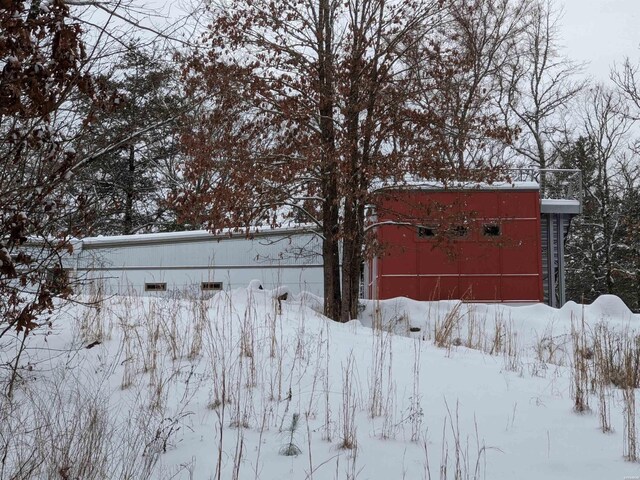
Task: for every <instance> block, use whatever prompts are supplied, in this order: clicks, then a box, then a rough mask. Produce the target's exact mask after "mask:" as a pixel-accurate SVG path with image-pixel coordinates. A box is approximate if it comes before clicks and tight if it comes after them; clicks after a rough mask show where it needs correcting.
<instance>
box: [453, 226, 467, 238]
mask: <svg viewBox="0 0 640 480" xmlns="http://www.w3.org/2000/svg"><path fill="white" fill-rule="evenodd" d="M451 233H452V234H453V236H454V237H466V236H467V233H469V229H468V228H467V227H466V226H464V225H456V226H455V227H453V228H452V229H451Z"/></svg>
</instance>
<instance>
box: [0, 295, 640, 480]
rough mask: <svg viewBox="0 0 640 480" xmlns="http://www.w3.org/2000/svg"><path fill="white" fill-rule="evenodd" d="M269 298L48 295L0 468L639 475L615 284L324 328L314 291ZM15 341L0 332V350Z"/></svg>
mask: <svg viewBox="0 0 640 480" xmlns="http://www.w3.org/2000/svg"><path fill="white" fill-rule="evenodd" d="M279 293H280V292H271V291H265V290H256V289H252V288H249V289H240V290H236V291H233V292H231V293H225V292H222V293H219V294H217V295H216V296H214V297H213V298H211V299H208V300H203V299H199V298H193V299H187V298H175V299H168V298H134V297H121V298H112V299H106V300H104V303H103V304H102V305H101V306H100V308H92V307H85V306H81V305H72V306H66V307H64V308H63V310H62V311H61V312H60V313H59V314H57V315H56V317H55V319H54V321H53V323H52V327H51V329H50V331H49V332H47V334H46V335H45V334H42V333H39V334H38V335H37V336H34V337H33V338H31V339H30V341H29V343H28V345H27V349H26V350H25V352H24V353H23V354H22V361H21V363H20V365H21V368H20V370H19V371H18V374H19V375H18V380H17V381H16V385H15V387H14V394H13V400H12V401H8V400H7V399H6V398H5V397H3V398H2V403H1V404H0V415H1V418H0V453H2V463H1V464H0V469H1V470H0V478H2V479H13V478H15V479H20V478H43V479H56V478H59V479H75V478H82V479H94V478H95V479H103V478H110V479H120V478H131V479H143V478H153V479H165V478H181V479H182V478H193V479H210V478H212V479H225V480H226V479H234V478H238V479H263V480H271V479H273V480H275V479H283V478H287V479H288V478H290V479H295V480H298V479H307V478H308V479H316V480H321V479H361V480H365V479H373V480H376V479H380V480H382V479H384V480H386V479H403V478H406V479H449V478H450V479H454V478H460V479H475V478H479V479H484V478H486V479H495V480H502V479H505V480H506V479H514V478H517V479H536V480H537V479H540V478H544V479H568V478H581V479H594V480H595V479H598V480H600V479H604V478H606V479H623V478H624V477H625V476H634V475H638V474H639V473H640V464H638V463H635V462H629V461H627V460H626V459H625V456H629V455H633V454H634V452H635V451H636V450H637V446H636V445H634V444H633V436H632V435H630V434H631V433H633V432H634V431H635V425H633V424H631V423H629V422H628V421H626V420H625V418H632V419H633V418H635V412H633V411H632V410H630V409H629V408H628V407H626V406H628V405H629V396H630V395H632V398H631V400H632V401H633V402H635V395H633V393H634V392H635V389H634V388H633V387H628V388H617V387H615V386H614V385H612V384H611V382H613V383H617V384H618V385H619V386H622V387H624V386H625V385H626V384H625V382H624V379H623V380H620V378H618V377H615V376H614V375H613V374H612V375H610V376H607V377H606V379H604V378H605V376H603V375H604V374H603V373H602V371H604V369H601V368H600V366H599V365H600V364H601V363H602V361H603V359H606V360H607V362H606V363H607V365H608V367H609V373H610V372H611V371H613V370H616V371H617V372H618V373H620V371H621V370H624V368H623V367H624V366H625V365H627V366H628V362H629V361H632V360H633V361H635V360H637V358H635V357H633V355H635V354H637V351H638V349H637V344H636V343H635V339H634V337H633V334H632V332H631V330H632V329H635V328H637V325H638V323H639V322H640V316H637V315H633V314H631V313H630V312H629V311H628V310H627V309H626V307H624V305H623V304H622V303H621V302H620V301H619V300H617V299H616V298H615V297H601V298H600V299H598V300H597V301H596V302H595V303H594V304H593V305H590V306H586V307H582V306H578V305H575V304H568V305H566V306H565V307H564V308H563V309H561V310H555V309H551V308H549V307H546V306H542V305H535V306H527V307H506V306H495V305H472V304H461V303H459V302H432V303H429V302H414V301H409V300H406V299H397V300H388V301H383V302H380V303H373V302H372V303H367V304H366V305H365V308H364V310H363V312H362V320H361V321H353V322H351V323H349V324H338V323H335V322H332V321H329V320H327V319H326V318H324V317H323V316H322V315H320V314H319V313H317V310H318V309H319V308H318V307H319V302H318V300H317V298H315V297H313V296H310V295H302V296H297V297H296V296H293V299H291V296H290V300H289V301H284V302H281V304H280V303H279V302H278V301H277V300H275V299H274V298H275V297H276V296H277V295H278V294H279ZM84 300H87V301H89V300H94V299H89V298H85V299H84ZM604 325H606V328H605V327H604ZM96 342H99V343H97V344H95V345H94V346H92V348H86V347H87V346H89V345H92V344H94V343H96ZM18 346H19V345H18V344H17V342H15V339H14V340H5V341H4V344H3V345H2V346H1V349H0V351H1V352H2V355H3V357H4V358H2V363H3V364H6V362H7V361H9V360H10V359H11V358H13V355H15V353H16V351H17V348H18ZM621 346H622V347H624V346H626V347H628V348H629V349H630V350H629V352H630V355H629V356H625V355H624V352H623V351H622V350H621V349H620V348H621ZM469 347H471V348H469ZM604 347H606V348H604ZM619 347H620V348H619ZM634 347H635V349H634ZM603 348H604V350H603ZM631 354H633V355H631ZM634 358H635V360H634ZM625 361H626V362H627V363H626V364H625ZM621 365H622V366H621ZM636 367H637V364H636V363H633V364H632V365H631V367H629V368H631V370H633V369H635V368H636ZM624 371H625V372H628V371H629V369H627V370H624ZM3 375H4V378H3V379H7V378H9V376H10V371H9V370H8V369H6V370H5V371H4V372H3ZM612 379H613V380H612ZM635 380H637V378H635V377H634V382H635ZM583 387H584V388H583ZM576 391H578V393H576ZM580 392H582V395H580ZM577 397H579V398H578V400H580V401H579V402H578V401H577V400H576V398H577ZM625 399H627V401H625ZM578 404H580V406H581V409H582V410H583V412H581V413H577V412H576V411H575V409H576V405H578ZM625 412H627V413H629V415H626V416H625V415H624V413H625ZM603 422H604V423H603ZM607 426H609V427H610V429H611V431H610V432H608V433H602V430H603V429H605V430H606V429H607V428H606V427H607ZM286 454H290V455H286Z"/></svg>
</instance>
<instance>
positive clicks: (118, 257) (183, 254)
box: [77, 233, 323, 294]
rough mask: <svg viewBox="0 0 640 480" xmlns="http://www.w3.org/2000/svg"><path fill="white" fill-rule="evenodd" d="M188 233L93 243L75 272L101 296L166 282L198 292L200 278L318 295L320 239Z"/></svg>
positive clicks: (228, 285)
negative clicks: (193, 235)
mask: <svg viewBox="0 0 640 480" xmlns="http://www.w3.org/2000/svg"><path fill="white" fill-rule="evenodd" d="M138 237H143V236H138ZM157 237H159V235H154V239H156V240H157ZM160 237H161V236H160ZM187 237H188V236H186V237H185V238H170V239H168V240H169V241H166V240H167V238H165V239H162V238H160V239H161V240H162V241H153V242H145V241H144V239H139V238H137V239H136V241H135V242H131V243H127V242H124V243H123V242H121V243H119V244H118V245H120V246H117V247H116V246H114V243H113V242H109V241H108V239H107V240H105V241H104V242H102V244H100V243H98V244H92V245H91V247H90V248H88V249H84V250H81V251H80V252H79V255H78V257H77V260H78V262H77V269H78V276H79V277H81V278H82V277H84V278H86V279H89V280H91V281H90V282H89V283H92V284H93V288H102V289H103V291H104V292H105V293H106V294H117V293H121V294H122V293H127V292H136V293H139V294H141V293H144V288H145V283H151V282H153V283H166V284H167V285H166V289H167V291H170V290H185V289H187V290H188V289H195V290H199V289H200V287H201V283H202V282H222V283H223V285H224V289H225V290H228V289H231V288H238V287H245V286H247V285H248V283H249V282H250V281H251V280H253V279H257V280H260V281H261V282H262V283H263V285H264V287H265V288H275V287H277V286H281V285H287V286H289V287H290V288H291V289H292V290H294V291H300V290H307V291H311V292H313V293H316V294H322V290H323V286H322V278H323V276H322V255H321V251H322V250H321V242H320V239H319V238H318V237H317V236H316V235H314V234H312V233H297V234H295V235H291V234H286V235H268V236H260V237H257V238H254V239H246V238H215V237H211V238H207V237H203V238H201V239H199V240H197V241H194V240H193V239H191V238H187ZM103 245H104V246H103ZM89 288H91V287H89ZM158 294H161V293H158Z"/></svg>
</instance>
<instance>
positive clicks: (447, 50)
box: [171, 0, 511, 321]
mask: <svg viewBox="0 0 640 480" xmlns="http://www.w3.org/2000/svg"><path fill="white" fill-rule="evenodd" d="M475 3H477V0H456V1H455V2H453V1H442V0H428V1H414V0H398V1H393V2H390V1H384V0H348V1H337V0H283V1H278V2H272V1H266V0H241V1H237V2H233V4H228V5H226V4H225V5H222V4H221V5H218V6H213V7H211V9H210V12H209V13H210V14H211V16H212V21H211V26H210V29H209V30H208V32H207V34H206V36H205V38H204V39H203V46H202V48H201V49H200V51H198V52H195V53H194V54H193V55H191V56H190V57H189V58H188V59H187V60H186V61H185V71H184V78H185V83H186V86H187V89H188V91H189V92H190V94H191V95H192V96H193V97H194V98H199V99H200V100H201V108H200V110H199V111H198V113H197V114H196V115H194V116H193V117H191V118H190V120H189V122H186V123H187V124H188V125H189V129H188V130H187V131H185V133H184V135H183V143H184V146H185V150H186V152H187V153H188V157H189V160H188V161H187V162H186V164H185V166H184V169H183V172H182V174H183V177H184V181H185V185H184V187H183V188H181V189H178V190H176V191H175V192H174V194H173V195H172V197H171V201H172V203H173V204H174V205H175V207H176V208H177V209H178V210H179V211H181V213H182V220H183V221H190V222H192V223H194V224H198V225H205V226H206V227H207V228H209V229H211V230H212V231H216V232H221V231H230V232H237V233H244V234H250V233H251V231H253V229H256V228H270V227H277V226H281V225H284V224H289V223H291V222H302V223H305V224H307V225H308V226H309V228H310V229H311V230H313V231H314V232H316V233H317V234H318V235H320V237H321V239H322V245H323V246H322V254H323V258H324V288H325V292H324V300H325V302H324V309H325V314H326V315H327V316H329V317H330V318H333V319H335V320H342V321H348V320H350V319H352V318H356V316H357V300H358V293H359V285H360V278H361V270H362V264H363V261H364V259H365V257H366V255H367V253H366V252H367V250H366V248H365V247H366V245H367V234H368V233H369V232H371V231H372V228H373V225H372V224H371V223H370V219H369V218H368V217H367V209H368V207H369V206H371V205H373V204H375V203H376V196H377V195H381V193H380V192H381V191H380V187H383V186H385V185H389V184H393V185H397V184H399V183H403V182H406V181H407V179H408V178H409V177H410V176H415V177H420V178H429V179H432V180H438V181H444V182H446V181H448V180H451V179H457V178H460V177H461V176H468V175H469V174H470V173H471V172H472V170H471V168H470V167H471V166H474V167H479V168H480V169H479V170H474V175H475V177H476V178H480V177H483V178H484V177H485V176H486V174H487V172H488V171H489V166H488V162H485V163H483V162H482V161H479V162H476V163H475V164H473V165H470V164H468V163H465V162H464V161H460V160H461V159H464V150H465V148H464V144H460V143H456V144H455V145H454V144H453V143H452V142H451V141H450V138H449V137H448V135H447V133H446V128H447V126H448V125H451V124H452V118H451V109H447V108H445V107H446V106H447V105H448V102H450V101H451V98H452V97H453V96H454V95H456V94H459V93H460V92H457V91H456V89H458V88H459V84H457V83H456V82H455V81H454V80H455V79H459V78H461V77H462V76H463V75H464V74H465V72H466V71H467V70H468V68H469V65H470V64H473V56H474V55H475V54H476V52H474V51H473V50H472V49H471V47H472V46H471V45H469V44H468V43H466V42H465V41H464V35H462V34H461V30H460V29H461V28H463V25H461V23H460V22H459V19H458V18H456V15H454V13H455V12H458V13H460V12H461V11H468V13H469V14H473V13H474V11H475V10H474V4H475ZM483 3H484V2H483ZM453 4H455V6H456V7H459V8H460V9H462V10H459V9H458V10H457V9H452V5H453ZM465 9H466V10H465ZM424 59H428V61H423V60H424ZM478 92H479V93H480V92H482V88H481V85H478ZM471 100H472V101H473V105H474V109H473V110H469V111H468V115H467V116H466V117H465V118H463V119H456V120H457V121H458V120H459V123H457V126H458V127H460V128H463V130H464V132H465V136H464V138H461V141H462V142H463V143H464V142H467V144H469V142H471V141H473V142H475V144H476V145H477V148H478V149H482V148H486V147H487V146H489V145H490V144H491V143H492V142H495V141H497V142H508V141H509V139H510V135H511V131H510V130H509V129H508V128H504V127H502V126H500V125H499V122H498V117H497V116H496V115H494V114H493V112H492V111H491V109H490V108H486V109H483V108H480V107H481V105H480V103H482V102H483V99H482V98H481V97H478V96H477V95H474V96H473V98H472V99H471ZM461 122H464V125H463V124H462V123H461ZM452 149H455V151H452ZM476 153H477V152H476ZM451 158H455V159H456V161H455V162H451V161H450V160H449V159H451ZM475 158H480V156H476V157H475Z"/></svg>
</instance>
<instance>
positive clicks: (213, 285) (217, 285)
mask: <svg viewBox="0 0 640 480" xmlns="http://www.w3.org/2000/svg"><path fill="white" fill-rule="evenodd" d="M200 289H202V290H222V282H202V283H201V284H200Z"/></svg>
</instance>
